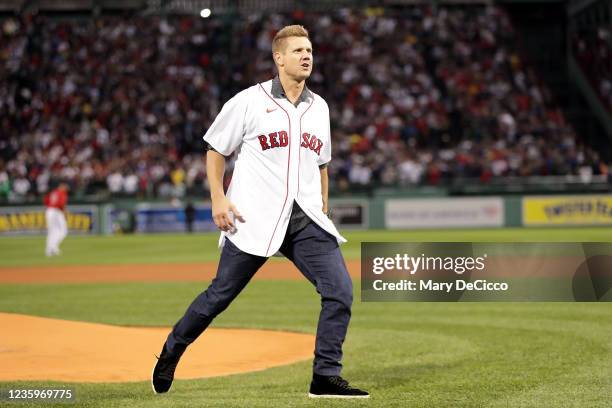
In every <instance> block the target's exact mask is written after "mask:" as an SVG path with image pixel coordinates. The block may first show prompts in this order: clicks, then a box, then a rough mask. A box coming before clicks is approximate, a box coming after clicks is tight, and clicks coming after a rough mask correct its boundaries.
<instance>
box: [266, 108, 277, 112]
mask: <svg viewBox="0 0 612 408" xmlns="http://www.w3.org/2000/svg"><path fill="white" fill-rule="evenodd" d="M276 109H278V108H272V109H266V113H270V112H274V111H275V110H276Z"/></svg>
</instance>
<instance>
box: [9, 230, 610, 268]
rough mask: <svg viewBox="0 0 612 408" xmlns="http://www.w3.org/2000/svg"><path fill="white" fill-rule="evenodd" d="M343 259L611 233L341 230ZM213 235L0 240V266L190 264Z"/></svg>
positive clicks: (598, 238) (205, 258) (209, 246)
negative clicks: (438, 245) (369, 248)
mask: <svg viewBox="0 0 612 408" xmlns="http://www.w3.org/2000/svg"><path fill="white" fill-rule="evenodd" d="M343 234H344V236H345V237H346V238H347V239H348V240H349V242H348V243H346V244H344V245H343V246H342V251H343V253H344V255H345V257H346V258H347V259H359V256H360V251H361V247H360V246H361V242H364V241H369V242H404V241H405V242H612V228H558V229H557V228H554V229H553V228H538V229H523V228H503V229H465V230H436V231H429V230H415V231H389V230H370V231H343ZM218 238H219V236H218V234H216V233H207V234H193V235H188V234H149V235H118V236H77V235H70V236H68V238H67V239H66V241H65V242H64V243H63V245H62V251H63V254H62V256H60V257H54V258H47V257H45V256H44V248H45V238H44V237H2V238H0V267H14V266H38V265H41V266H45V265H49V266H58V265H108V264H147V263H155V264H159V263H194V262H210V261H216V260H218V257H219V249H218V248H217V240H218Z"/></svg>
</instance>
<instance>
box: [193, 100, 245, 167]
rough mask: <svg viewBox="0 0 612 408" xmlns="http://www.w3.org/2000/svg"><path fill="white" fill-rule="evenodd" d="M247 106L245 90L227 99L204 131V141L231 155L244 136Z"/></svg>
mask: <svg viewBox="0 0 612 408" xmlns="http://www.w3.org/2000/svg"><path fill="white" fill-rule="evenodd" d="M247 106H248V94H247V91H246V90H245V91H242V92H240V93H238V94H236V95H235V96H234V97H233V98H232V99H230V100H229V101H227V102H226V103H225V104H224V105H223V107H222V108H221V112H219V114H218V115H217V117H216V118H215V120H214V122H213V123H212V125H210V128H208V130H207V131H206V134H205V135H204V137H203V139H204V142H206V143H207V144H208V146H209V147H212V149H213V150H215V151H217V152H219V153H221V154H222V155H224V156H229V155H231V154H232V153H233V152H234V150H236V148H238V146H240V144H241V143H242V138H243V137H244V131H245V116H246V112H247ZM207 150H210V148H209V149H207Z"/></svg>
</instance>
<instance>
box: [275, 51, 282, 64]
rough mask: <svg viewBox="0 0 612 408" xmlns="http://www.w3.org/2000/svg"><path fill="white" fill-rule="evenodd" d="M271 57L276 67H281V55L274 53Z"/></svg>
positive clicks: (277, 52)
mask: <svg viewBox="0 0 612 408" xmlns="http://www.w3.org/2000/svg"><path fill="white" fill-rule="evenodd" d="M272 55H273V56H274V62H276V65H279V66H282V60H283V56H282V55H281V53H280V52H279V51H276V52H275V53H274V54H272Z"/></svg>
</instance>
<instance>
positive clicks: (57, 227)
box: [44, 183, 68, 256]
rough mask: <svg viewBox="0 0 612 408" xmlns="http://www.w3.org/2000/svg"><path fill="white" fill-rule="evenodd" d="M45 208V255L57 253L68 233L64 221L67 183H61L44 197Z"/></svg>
mask: <svg viewBox="0 0 612 408" xmlns="http://www.w3.org/2000/svg"><path fill="white" fill-rule="evenodd" d="M44 203H45V206H46V207H47V209H46V210H45V221H46V222H47V245H46V249H45V255H47V256H55V255H59V254H60V253H61V252H60V244H61V243H62V241H63V240H64V238H66V235H68V225H67V223H66V204H67V203H68V184H66V183H61V184H60V185H59V186H58V187H57V188H56V189H55V190H53V191H51V192H50V193H49V194H47V195H46V196H45V198H44Z"/></svg>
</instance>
